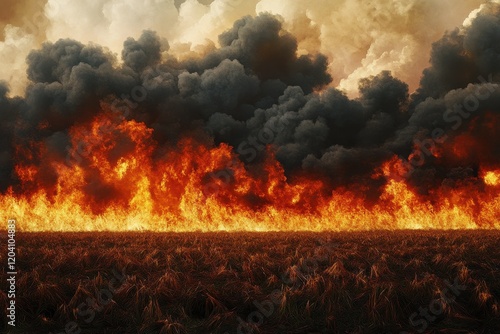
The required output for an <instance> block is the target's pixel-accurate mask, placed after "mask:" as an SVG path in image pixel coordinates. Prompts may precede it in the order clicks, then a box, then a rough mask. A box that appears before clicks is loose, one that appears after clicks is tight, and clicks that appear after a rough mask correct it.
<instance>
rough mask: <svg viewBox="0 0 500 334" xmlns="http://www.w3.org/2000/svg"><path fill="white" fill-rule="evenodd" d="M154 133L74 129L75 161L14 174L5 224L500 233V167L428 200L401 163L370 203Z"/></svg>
mask: <svg viewBox="0 0 500 334" xmlns="http://www.w3.org/2000/svg"><path fill="white" fill-rule="evenodd" d="M152 134H153V131H152V129H149V128H147V127H146V126H145V125H144V124H143V123H140V122H136V121H123V120H116V119H114V118H113V117H112V116H109V115H102V116H99V117H98V118H96V119H94V120H93V121H92V122H91V123H90V124H83V125H79V126H75V127H73V128H72V129H71V131H70V135H71V140H72V145H71V147H72V150H70V156H69V157H68V158H67V159H64V160H63V159H60V158H59V159H58V158H54V157H53V155H50V154H47V152H46V151H45V148H44V147H39V151H38V152H37V153H38V156H39V160H38V161H36V162H35V160H34V159H31V160H30V159H27V160H26V161H24V162H23V164H18V165H17V166H16V168H15V170H16V173H17V176H18V178H19V179H20V180H21V185H20V186H19V187H14V188H12V187H11V188H10V189H9V190H8V191H7V192H6V193H5V194H4V195H2V196H1V197H0V206H1V208H2V216H5V217H4V219H3V220H4V221H5V219H7V217H6V216H7V215H8V216H9V217H16V219H17V220H18V222H19V225H20V226H19V228H20V229H21V230H24V231H129V230H153V231H178V232H181V231H221V230H223V231H241V230H244V231H276V230H280V231H293V230H310V231H324V230H334V231H340V230H371V229H431V228H441V229H474V228H500V172H499V170H496V171H495V170H492V171H487V172H485V173H484V176H483V181H484V182H476V183H467V184H465V183H464V185H463V186H461V187H458V188H450V187H445V186H442V187H439V188H437V189H436V190H434V192H433V193H431V194H426V195H422V194H419V193H418V192H417V191H416V190H415V189H413V188H412V186H411V185H409V184H407V181H406V180H405V179H404V178H401V177H399V178H398V177H395V176H393V175H397V173H394V171H397V170H400V169H401V168H402V167H401V161H400V160H399V159H398V158H397V157H394V158H393V159H391V160H389V161H387V162H386V163H385V164H384V165H383V166H381V167H380V170H377V171H374V173H373V175H372V177H373V178H375V179H376V178H384V179H385V180H386V182H385V183H384V184H385V185H383V186H382V187H381V188H380V189H379V191H380V196H379V198H378V199H376V200H373V199H367V197H366V196H365V195H366V194H364V192H365V189H366V188H364V187H362V186H356V187H352V188H351V187H348V188H347V187H338V188H335V189H331V188H330V187H329V186H328V185H327V182H326V181H324V180H319V179H317V178H315V177H314V176H312V175H300V176H298V175H297V176H293V177H291V178H287V177H286V176H285V173H284V170H283V168H282V167H281V165H280V164H279V163H278V162H277V161H276V159H275V158H274V155H273V154H272V152H271V151H269V152H268V154H267V159H266V160H265V161H264V162H262V163H261V164H259V165H257V166H253V168H252V169H249V168H247V167H245V165H244V164H243V163H242V162H241V161H240V160H238V157H237V156H236V155H235V154H234V153H233V151H232V148H231V147H230V146H228V145H226V144H221V145H219V146H215V147H213V145H209V144H206V143H202V140H196V139H193V138H189V139H184V140H182V141H181V142H179V143H177V144H176V145H175V146H172V147H163V148H162V147H158V145H157V144H156V143H155V141H154V140H153V135H152ZM159 153H162V154H159ZM47 175H51V176H52V178H51V179H49V180H47ZM481 185H483V186H482V187H481ZM484 185H487V187H484Z"/></svg>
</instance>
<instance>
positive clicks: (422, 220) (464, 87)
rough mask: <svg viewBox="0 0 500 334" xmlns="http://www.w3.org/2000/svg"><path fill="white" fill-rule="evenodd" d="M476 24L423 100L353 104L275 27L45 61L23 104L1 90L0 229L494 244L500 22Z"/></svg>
mask: <svg viewBox="0 0 500 334" xmlns="http://www.w3.org/2000/svg"><path fill="white" fill-rule="evenodd" d="M52 2H55V1H49V3H52ZM475 15H476V17H471V18H470V19H469V21H470V22H468V23H467V25H466V26H464V27H462V28H461V30H460V31H458V30H457V31H455V32H451V33H447V34H446V36H445V37H443V38H442V39H441V40H440V41H439V42H438V43H436V44H435V45H434V47H433V51H432V53H431V62H430V65H429V68H427V69H426V70H425V71H424V73H423V75H422V78H421V81H420V86H419V88H418V89H417V90H416V91H415V92H410V91H409V86H408V85H407V84H406V83H404V82H403V81H401V80H399V79H397V78H395V77H394V76H393V75H392V74H391V73H390V72H388V71H383V72H381V73H380V74H378V75H375V76H369V77H367V78H366V79H363V80H361V81H360V83H359V97H356V98H350V97H348V96H347V94H346V93H345V92H342V91H340V90H339V89H337V88H334V87H333V83H332V82H334V80H333V78H332V77H331V73H332V70H331V68H330V67H331V64H330V63H329V61H331V60H330V59H329V58H327V57H326V56H324V55H322V54H320V53H314V54H306V55H299V51H300V50H299V41H298V40H297V38H296V37H295V36H294V35H293V34H292V33H291V32H289V31H287V30H286V29H285V26H286V25H285V24H284V23H283V22H282V21H280V20H282V18H277V17H274V16H272V15H271V14H260V15H257V16H254V17H250V16H247V17H245V18H243V19H240V20H238V21H237V22H236V23H235V24H234V26H233V27H232V28H228V30H226V31H225V32H224V33H222V34H221V35H220V37H219V44H220V45H219V46H218V47H217V48H216V47H213V48H209V49H207V50H204V51H203V52H200V53H199V54H198V53H195V52H194V51H192V52H191V53H190V54H189V56H186V55H182V57H181V56H179V55H177V54H175V52H173V51H172V52H171V51H169V45H168V43H166V42H165V41H164V40H162V39H161V38H160V37H159V36H158V34H156V33H155V32H153V31H145V32H144V33H143V34H142V35H141V36H140V37H139V38H138V39H137V40H136V39H134V38H129V39H127V40H126V42H125V43H124V46H123V52H122V58H121V61H119V60H118V59H116V57H115V56H114V55H112V54H110V53H109V52H108V51H107V50H106V49H103V48H101V47H99V46H97V45H94V44H89V45H84V44H81V43H80V42H77V41H73V40H69V39H66V40H59V41H56V42H53V43H47V44H44V45H43V46H42V47H41V48H40V49H37V50H34V51H32V52H31V53H30V55H29V56H28V58H27V66H28V70H27V73H28V79H29V80H30V84H29V85H28V87H27V89H26V93H25V96H24V97H10V96H9V94H8V88H7V85H6V84H1V85H0V108H1V109H0V117H1V120H2V122H3V123H2V130H3V131H4V132H5V133H6V135H5V137H4V138H3V139H2V141H1V142H0V164H1V165H0V167H1V168H0V181H1V183H0V189H1V191H2V192H1V194H0V207H1V214H0V215H1V216H2V219H3V220H7V219H8V218H9V217H16V219H17V221H18V222H19V229H20V230H24V231H136V230H148V231H177V232H182V231H299V230H304V231H327V230H333V231H354V230H375V229H386V230H395V229H498V228H500V154H499V151H498V149H499V145H500V137H499V133H500V132H499V124H500V113H499V112H498V110H500V102H499V101H500V88H499V85H498V82H499V80H500V70H499V69H497V67H496V65H495V64H496V62H490V61H489V58H488V55H489V52H490V51H488V50H491V48H489V45H490V44H491V45H497V44H498V40H496V39H495V36H496V35H494V34H491V36H490V35H488V34H489V31H492V29H498V31H500V7H499V5H496V4H494V3H489V4H488V5H484V6H482V7H481V10H480V11H477V12H475ZM292 30H293V29H292ZM482 36H485V37H484V38H482ZM485 50H486V51H485ZM495 50H496V49H495ZM499 54H500V53H499ZM450 57H451V58H453V61H454V62H453V61H450V60H449V59H448V58H450ZM457 59H458V60H457ZM457 64H458V65H457ZM450 66H451V67H450Z"/></svg>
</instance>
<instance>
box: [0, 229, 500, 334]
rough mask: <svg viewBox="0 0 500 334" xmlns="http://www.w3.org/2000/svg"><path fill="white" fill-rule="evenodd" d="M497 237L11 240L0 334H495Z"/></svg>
mask: <svg viewBox="0 0 500 334" xmlns="http://www.w3.org/2000/svg"><path fill="white" fill-rule="evenodd" d="M3 235H4V236H5V234H3ZM499 237H500V232H499V231H448V232H444V231H418V232H416V231H400V232H385V231H380V232H365V233H319V234H318V233H207V234H201V233H183V234H175V233H165V234H157V233H19V234H18V235H17V240H16V242H17V268H18V275H17V298H16V304H17V324H16V327H15V330H12V327H11V326H7V324H6V314H5V313H6V307H7V296H6V294H5V292H4V291H2V292H1V295H0V305H1V312H2V315H1V321H2V322H1V323H0V326H1V327H0V328H1V330H0V331H1V332H7V333H25V334H29V333H49V332H52V333H200V334H201V333H221V334H224V333H228V334H233V333H382V334H383V333H401V332H408V333H491V334H493V333H500V250H499ZM4 241H5V240H4V239H2V244H4V245H5V243H4ZM4 262H5V260H4V259H3V260H2V263H4ZM0 278H1V280H2V282H5V281H6V279H7V277H6V273H5V270H2V272H1V275H0Z"/></svg>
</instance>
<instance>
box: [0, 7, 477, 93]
mask: <svg viewBox="0 0 500 334" xmlns="http://www.w3.org/2000/svg"><path fill="white" fill-rule="evenodd" d="M481 2H482V1H481V0H467V1H460V2H458V3H457V2H456V1H452V0H444V1H440V2H438V3H436V2H435V1H432V0H425V1H417V0H411V1H406V2H405V3H404V4H402V3H401V2H398V1H390V0H376V1H371V2H370V4H369V5H367V4H366V2H364V1H360V0H356V1H345V0H342V1H334V2H332V1H327V0H314V1H309V2H308V3H307V4H306V3H302V2H297V1H295V2H290V1H285V2H284V1H280V0H245V1H242V0H213V1H210V0H204V1H201V0H185V1H180V0H175V1H174V0H161V1H141V2H138V1H132V0H96V1H92V2H75V1H70V0H47V1H45V0H40V1H37V0H23V1H17V2H14V1H7V3H6V5H5V9H6V10H5V11H4V10H2V17H3V20H2V19H0V30H1V31H3V33H4V35H5V36H8V38H6V40H7V39H8V42H6V43H4V44H2V43H1V42H0V59H1V60H2V64H8V66H5V67H4V68H3V69H2V70H0V79H3V80H7V81H9V83H10V85H11V88H12V89H11V90H12V92H11V94H13V95H16V94H17V95H23V93H24V88H25V86H26V84H27V80H26V77H25V75H24V71H25V67H23V66H24V59H25V57H26V55H27V54H28V52H29V50H31V49H35V48H38V47H39V46H40V43H41V42H43V41H46V40H47V41H51V42H56V41H57V40H58V39H60V38H69V39H74V40H77V41H80V42H82V43H85V44H87V43H89V42H91V43H95V44H98V45H102V46H103V47H106V48H109V50H110V51H111V52H112V53H115V54H116V56H117V57H118V58H119V55H120V53H121V50H122V41H124V40H126V39H127V38H129V37H133V38H139V36H140V35H141V33H142V31H143V30H152V31H156V32H157V33H158V35H159V36H160V37H162V38H165V39H166V40H168V41H169V44H170V51H171V55H172V56H175V57H176V58H179V59H181V58H182V59H186V58H187V57H191V56H193V55H204V54H206V53H207V52H209V51H213V50H214V49H215V48H216V47H218V46H219V44H218V42H219V41H218V36H219V35H220V34H221V33H222V32H224V31H226V30H227V29H230V28H231V27H232V25H233V23H234V22H235V21H236V20H238V19H240V18H242V17H244V16H247V15H251V16H255V15H257V14H259V13H265V12H268V13H271V14H275V15H279V16H281V17H282V18H283V24H284V28H285V29H286V30H287V31H289V32H290V33H291V34H292V35H293V36H294V37H295V38H296V39H297V44H298V48H297V52H298V53H299V55H307V54H316V53H321V54H324V55H325V56H326V57H327V58H328V60H329V63H328V73H329V74H330V76H331V77H332V78H333V80H332V82H331V85H332V86H333V87H338V88H340V89H342V90H344V91H346V93H347V94H348V95H349V96H357V93H358V92H357V85H358V81H359V80H360V79H362V78H364V77H368V76H372V75H377V74H378V73H379V72H381V71H383V70H389V71H391V72H392V73H393V75H394V76H396V77H398V78H399V79H401V80H403V81H405V82H407V83H408V84H409V89H410V91H414V90H415V89H416V88H417V87H418V80H419V77H420V73H421V71H422V69H423V68H425V67H426V66H428V58H427V54H428V53H429V51H430V45H431V43H432V42H434V41H435V40H437V39H438V38H440V37H441V35H442V34H443V33H444V32H445V31H446V30H449V29H453V28H454V27H456V26H458V25H460V24H461V23H462V21H463V20H464V18H466V17H467V16H468V15H469V14H470V15H471V17H473V15H475V14H474V13H471V11H474V10H475V9H477V8H478V6H479V5H480V4H481ZM449 8H453V10H449ZM353 18H355V19H353ZM2 22H3V23H2ZM6 23H8V24H9V26H8V27H5V24H6ZM17 28H19V29H20V30H16V29H17ZM13 80H16V82H14V81H13Z"/></svg>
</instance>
